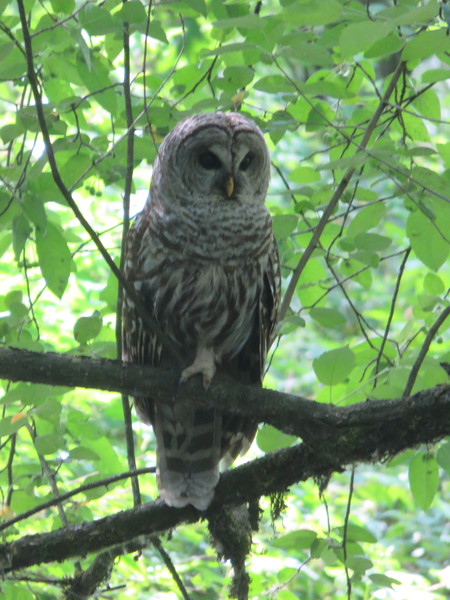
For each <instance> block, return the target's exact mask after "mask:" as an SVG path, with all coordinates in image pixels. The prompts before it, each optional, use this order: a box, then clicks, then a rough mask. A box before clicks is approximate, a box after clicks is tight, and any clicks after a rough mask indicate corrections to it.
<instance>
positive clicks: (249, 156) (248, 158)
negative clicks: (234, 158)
mask: <svg viewBox="0 0 450 600" xmlns="http://www.w3.org/2000/svg"><path fill="white" fill-rule="evenodd" d="M254 157H255V155H254V154H253V152H247V154H246V155H245V156H244V158H243V159H242V162H241V164H240V165H239V169H240V170H241V171H246V170H247V169H248V168H249V166H250V163H251V162H252V160H253V159H254Z"/></svg>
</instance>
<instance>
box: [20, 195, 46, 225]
mask: <svg viewBox="0 0 450 600" xmlns="http://www.w3.org/2000/svg"><path fill="white" fill-rule="evenodd" d="M22 209H23V212H24V213H25V214H26V216H27V217H28V218H29V219H30V221H31V222H32V223H33V224H34V225H35V226H36V227H37V228H38V229H45V227H46V226H47V214H46V212H45V207H44V204H43V202H42V201H41V199H40V198H38V197H37V196H36V195H35V194H33V195H27V196H26V197H25V200H24V201H23V204H22Z"/></svg>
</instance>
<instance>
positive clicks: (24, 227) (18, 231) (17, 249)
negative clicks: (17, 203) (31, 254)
mask: <svg viewBox="0 0 450 600" xmlns="http://www.w3.org/2000/svg"><path fill="white" fill-rule="evenodd" d="M12 230H13V250H14V258H15V259H16V261H19V260H20V257H21V254H22V251H23V249H24V248H25V243H26V241H27V239H28V238H29V237H30V234H31V232H32V229H31V226H30V223H29V221H28V219H27V218H26V217H25V216H24V215H22V214H21V215H19V216H17V217H14V219H13V223H12Z"/></svg>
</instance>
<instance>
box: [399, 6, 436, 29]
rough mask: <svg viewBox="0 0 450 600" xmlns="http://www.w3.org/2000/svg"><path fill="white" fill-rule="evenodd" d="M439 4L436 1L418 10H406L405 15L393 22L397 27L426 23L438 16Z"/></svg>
mask: <svg viewBox="0 0 450 600" xmlns="http://www.w3.org/2000/svg"><path fill="white" fill-rule="evenodd" d="M438 10H439V7H438V3H437V2H436V0H431V1H430V2H427V3H426V4H423V5H422V6H419V7H418V8H414V9H412V10H409V9H406V10H405V12H404V14H402V15H400V16H398V17H394V18H393V22H394V23H395V24H396V25H413V24H421V23H426V22H427V21H429V20H430V19H434V18H436V17H437V14H438Z"/></svg>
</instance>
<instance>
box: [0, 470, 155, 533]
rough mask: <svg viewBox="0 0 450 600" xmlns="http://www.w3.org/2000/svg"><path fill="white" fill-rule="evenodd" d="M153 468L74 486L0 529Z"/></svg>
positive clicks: (5, 522)
mask: <svg viewBox="0 0 450 600" xmlns="http://www.w3.org/2000/svg"><path fill="white" fill-rule="evenodd" d="M155 470H156V469H155V467H146V468H144V469H136V470H135V471H126V472H125V473H118V474H117V475H111V477H107V478H105V479H99V480H98V481H92V482H91V483H85V484H84V485H80V486H79V487H77V488H75V489H74V490H71V491H70V492H65V493H64V494H59V496H58V497H55V498H52V499H51V500H47V502H42V503H41V504H38V505H37V506H33V508H30V509H29V510H26V511H24V512H23V513H20V515H17V516H16V517H13V518H12V519H8V520H7V521H4V522H3V523H0V531H4V530H5V529H8V527H11V526H12V525H15V523H19V522H20V521H24V520H25V519H28V518H29V517H32V516H33V515H35V514H36V513H38V512H41V511H42V510H46V509H47V508H51V507H52V506H58V504H61V503H62V502H65V501H66V500H68V499H69V498H72V496H76V495H77V494H82V493H83V492H87V491H88V490H93V489H95V488H98V487H101V486H105V487H108V485H111V484H113V483H116V482H117V481H122V479H128V477H133V476H137V475H144V474H147V473H154V472H155Z"/></svg>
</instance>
